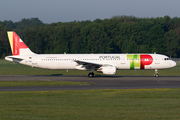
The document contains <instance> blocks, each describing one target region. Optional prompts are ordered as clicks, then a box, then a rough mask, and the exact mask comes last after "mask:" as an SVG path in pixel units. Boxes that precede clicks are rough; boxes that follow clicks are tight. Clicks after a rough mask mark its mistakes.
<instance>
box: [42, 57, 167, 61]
mask: <svg viewBox="0 0 180 120" xmlns="http://www.w3.org/2000/svg"><path fill="white" fill-rule="evenodd" d="M41 60H42V61H68V60H71V59H41ZM72 60H76V59H72ZM82 60H83V61H86V60H89V61H91V60H120V59H82ZM127 60H142V61H143V60H144V61H153V60H154V59H127ZM164 60H170V58H164Z"/></svg>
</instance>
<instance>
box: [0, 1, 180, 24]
mask: <svg viewBox="0 0 180 120" xmlns="http://www.w3.org/2000/svg"><path fill="white" fill-rule="evenodd" d="M121 15H126V16H135V17H139V18H144V17H148V18H151V17H154V18H156V17H164V16H165V15H168V16H170V17H172V18H173V17H180V0H1V2H0V21H4V20H12V21H13V22H18V21H20V20H21V19H23V18H34V17H38V18H39V19H40V20H41V21H42V22H43V23H53V22H55V23H56V22H70V21H75V20H76V21H85V20H91V21H93V20H95V19H106V18H108V19H110V18H112V17H113V16H121Z"/></svg>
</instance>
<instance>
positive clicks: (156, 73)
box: [155, 69, 159, 78]
mask: <svg viewBox="0 0 180 120" xmlns="http://www.w3.org/2000/svg"><path fill="white" fill-rule="evenodd" d="M155 77H157V78H158V77H159V75H158V70H157V69H155Z"/></svg>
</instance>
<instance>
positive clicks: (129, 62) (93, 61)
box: [5, 31, 176, 78]
mask: <svg viewBox="0 0 180 120" xmlns="http://www.w3.org/2000/svg"><path fill="white" fill-rule="evenodd" d="M7 35H8V38H9V43H10V46H11V50H12V54H13V55H12V56H6V57H5V60H7V61H12V62H14V63H19V64H23V65H27V66H32V67H38V68H44V69H57V70H61V69H62V70H71V69H75V70H88V71H90V73H89V74H88V76H89V77H90V78H91V77H94V71H97V72H101V73H103V74H106V75H115V74H116V70H118V69H122V70H127V69H128V70H135V69H137V70H146V69H154V70H155V77H159V75H158V69H167V68H172V67H175V66H176V62H175V61H173V60H171V59H170V58H169V57H167V56H166V55H162V54H156V53H154V54H138V53H137V54H66V53H65V54H36V53H33V52H32V51H31V50H30V49H29V48H28V47H27V46H26V44H25V43H24V42H23V41H22V40H21V39H20V37H19V36H18V35H17V34H16V33H15V32H14V31H7Z"/></svg>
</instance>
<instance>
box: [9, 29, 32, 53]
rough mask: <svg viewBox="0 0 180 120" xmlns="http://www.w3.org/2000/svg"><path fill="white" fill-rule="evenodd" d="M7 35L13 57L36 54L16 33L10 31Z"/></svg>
mask: <svg viewBox="0 0 180 120" xmlns="http://www.w3.org/2000/svg"><path fill="white" fill-rule="evenodd" d="M7 34H8V38H9V43H10V46H11V51H12V54H13V55H29V54H34V53H33V52H32V51H31V50H30V49H29V48H28V47H27V46H26V44H25V43H24V42H23V41H22V40H21V39H20V37H19V36H18V35H17V34H16V33H15V32H14V31H8V32H7Z"/></svg>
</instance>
